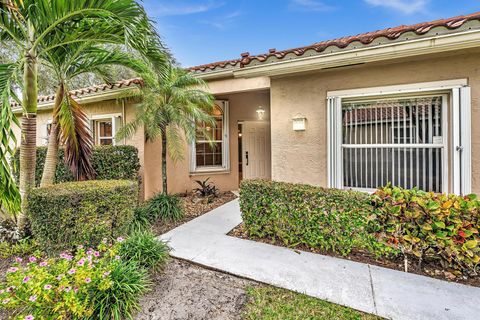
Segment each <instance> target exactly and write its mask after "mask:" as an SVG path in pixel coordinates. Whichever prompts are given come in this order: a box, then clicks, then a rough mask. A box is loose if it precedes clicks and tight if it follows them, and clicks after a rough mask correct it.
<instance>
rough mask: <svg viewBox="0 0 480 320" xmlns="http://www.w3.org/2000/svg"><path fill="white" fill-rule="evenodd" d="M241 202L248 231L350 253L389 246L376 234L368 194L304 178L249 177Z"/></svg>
mask: <svg viewBox="0 0 480 320" xmlns="http://www.w3.org/2000/svg"><path fill="white" fill-rule="evenodd" d="M240 207H241V210H242V217H243V221H244V223H245V228H246V231H247V233H248V234H249V235H250V236H253V237H260V238H264V237H269V238H274V239H276V240H279V241H281V242H282V243H283V244H285V245H287V246H298V245H304V246H307V247H309V248H316V249H321V250H330V251H333V252H337V253H339V254H342V255H347V254H349V253H350V252H351V250H352V249H354V248H356V249H365V250H368V251H370V252H373V253H375V254H377V255H379V254H382V253H383V250H387V251H388V250H389V248H388V247H387V246H385V245H382V244H380V243H378V242H377V239H376V238H375V230H376V229H377V228H378V226H376V221H375V220H374V219H373V218H374V217H371V215H372V207H371V204H370V198H369V196H368V195H367V194H365V193H361V192H354V191H344V190H336V189H324V188H319V187H313V186H308V185H300V184H289V183H282V182H272V181H261V180H245V181H243V182H242V184H241V186H240Z"/></svg>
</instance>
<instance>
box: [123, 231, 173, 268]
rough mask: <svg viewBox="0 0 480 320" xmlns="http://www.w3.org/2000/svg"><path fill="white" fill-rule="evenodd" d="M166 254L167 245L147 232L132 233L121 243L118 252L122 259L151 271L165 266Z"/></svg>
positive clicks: (167, 250)
mask: <svg viewBox="0 0 480 320" xmlns="http://www.w3.org/2000/svg"><path fill="white" fill-rule="evenodd" d="M168 252H169V248H168V246H167V244H166V243H165V242H163V241H161V240H158V239H157V237H156V236H155V235H154V234H152V233H151V232H149V231H139V232H134V233H133V234H131V235H130V236H129V237H128V238H127V239H126V240H125V241H123V242H122V245H121V246H120V250H119V254H120V256H121V257H122V259H124V260H126V261H133V262H135V263H137V264H138V265H139V266H141V267H144V268H146V269H153V270H155V269H159V268H161V267H163V266H164V265H165V263H166V262H167V260H168V257H169V255H168Z"/></svg>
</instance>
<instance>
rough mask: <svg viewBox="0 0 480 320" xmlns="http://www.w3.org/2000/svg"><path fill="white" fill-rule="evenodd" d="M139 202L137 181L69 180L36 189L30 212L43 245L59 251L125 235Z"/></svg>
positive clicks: (31, 196) (29, 214)
mask: <svg viewBox="0 0 480 320" xmlns="http://www.w3.org/2000/svg"><path fill="white" fill-rule="evenodd" d="M137 202H138V184H137V183H136V182H134V181H128V180H108V181H87V182H69V183H62V184H57V185H54V186H51V187H47V188H38V189H34V190H32V191H31V193H30V194H29V196H28V198H27V213H28V217H29V218H30V221H31V227H32V232H33V234H34V237H35V239H36V240H37V241H38V242H39V244H40V246H41V247H43V248H44V249H45V250H54V251H56V250H62V249H70V248H72V247H75V246H77V245H83V244H90V245H92V246H94V245H96V244H98V243H99V242H100V241H101V240H102V239H104V238H110V237H116V236H119V235H122V233H123V232H125V230H126V228H127V227H128V226H129V224H130V223H131V222H132V220H133V211H134V209H135V207H136V206H137Z"/></svg>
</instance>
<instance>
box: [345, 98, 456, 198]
mask: <svg viewBox="0 0 480 320" xmlns="http://www.w3.org/2000/svg"><path fill="white" fill-rule="evenodd" d="M446 101H447V99H446V98H445V96H444V95H438V96H435V95H434V96H425V97H404V98H402V97H400V98H386V99H376V100H364V101H362V100H358V101H355V100H353V101H348V100H346V101H342V103H341V122H342V124H341V135H342V136H341V155H342V158H343V159H342V160H343V166H342V180H343V186H344V187H345V188H357V189H375V188H378V187H381V186H384V185H386V184H387V183H392V184H393V185H396V186H401V187H404V188H413V187H418V188H420V189H422V190H428V191H434V192H443V191H444V190H445V185H444V184H445V181H444V177H445V173H446V170H447V169H446V168H447V166H446V156H447V152H446V148H447V147H446V146H447V144H446V143H447V141H446V140H447V139H446V137H447V134H446V131H447V125H446V123H447V122H446V112H445V108H446Z"/></svg>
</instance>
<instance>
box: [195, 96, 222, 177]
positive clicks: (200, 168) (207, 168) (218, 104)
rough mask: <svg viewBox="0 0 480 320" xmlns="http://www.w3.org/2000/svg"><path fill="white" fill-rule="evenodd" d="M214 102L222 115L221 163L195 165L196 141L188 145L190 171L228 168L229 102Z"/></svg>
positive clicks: (198, 171)
mask: <svg viewBox="0 0 480 320" xmlns="http://www.w3.org/2000/svg"><path fill="white" fill-rule="evenodd" d="M215 104H216V105H217V106H219V107H220V108H222V115H223V121H222V122H223V128H222V130H223V131H222V132H223V139H222V141H221V142H222V165H220V166H209V167H202V166H197V152H196V142H197V141H192V144H191V145H190V173H192V174H195V173H210V172H213V173H215V172H228V171H229V170H230V135H229V132H230V125H229V121H230V119H229V103H228V101H227V100H216V101H215Z"/></svg>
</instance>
